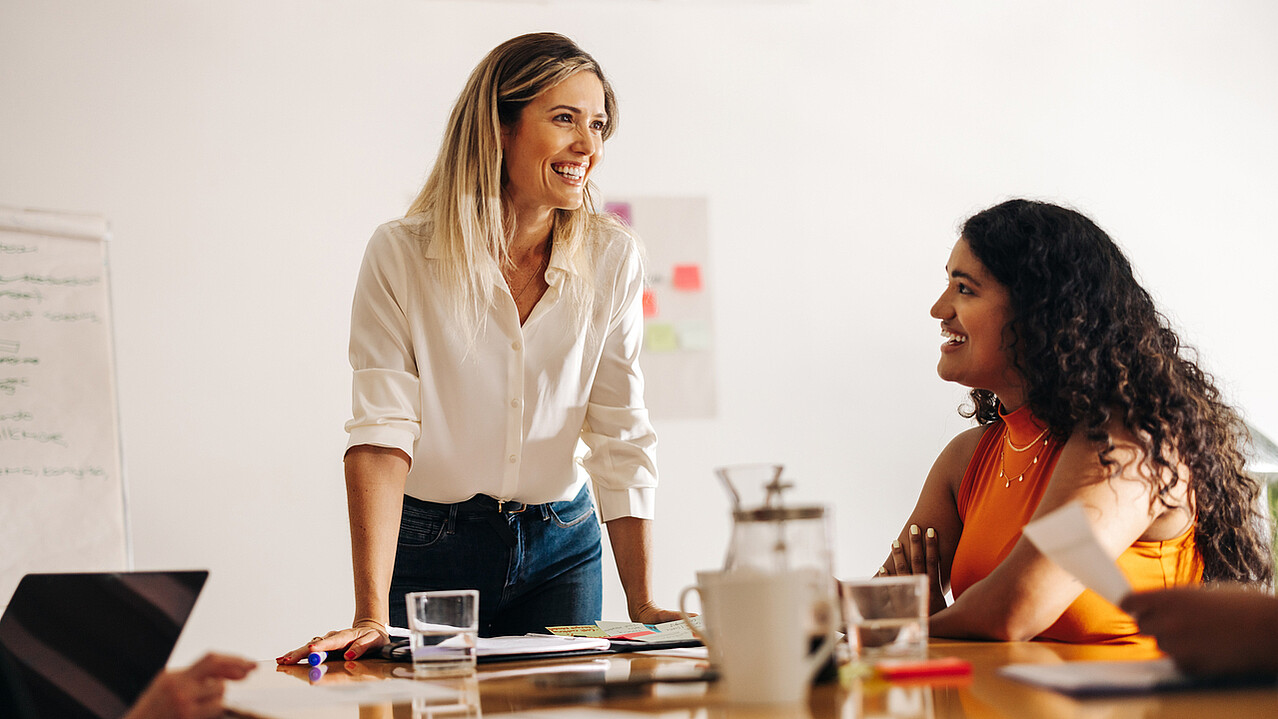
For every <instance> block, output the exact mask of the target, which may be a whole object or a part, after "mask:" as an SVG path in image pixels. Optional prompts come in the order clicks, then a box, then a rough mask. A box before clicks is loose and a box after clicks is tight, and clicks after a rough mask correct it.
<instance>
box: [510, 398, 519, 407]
mask: <svg viewBox="0 0 1278 719" xmlns="http://www.w3.org/2000/svg"><path fill="white" fill-rule="evenodd" d="M510 406H511V407H514V408H515V409H519V400H517V399H512V400H510Z"/></svg>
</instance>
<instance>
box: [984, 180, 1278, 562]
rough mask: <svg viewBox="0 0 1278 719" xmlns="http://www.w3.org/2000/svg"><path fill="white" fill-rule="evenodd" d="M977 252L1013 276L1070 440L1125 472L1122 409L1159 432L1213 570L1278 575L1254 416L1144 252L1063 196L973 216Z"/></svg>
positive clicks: (1025, 340)
mask: <svg viewBox="0 0 1278 719" xmlns="http://www.w3.org/2000/svg"><path fill="white" fill-rule="evenodd" d="M962 238H963V239H965V240H966V241H967V243H968V245H969V247H970V248H971V250H972V252H973V254H975V255H976V257H977V259H979V260H980V261H981V263H982V264H984V265H985V267H986V269H987V270H989V272H990V273H991V274H992V275H993V276H994V277H995V279H997V280H998V281H999V282H1001V283H1002V284H1003V285H1004V286H1006V287H1007V289H1008V292H1009V294H1010V302H1011V312H1012V318H1011V320H1010V322H1009V326H1008V328H1007V332H1008V337H1009V341H1010V343H1011V351H1012V356H1013V357H1014V358H1015V359H1014V363H1015V367H1016V369H1017V370H1018V371H1019V372H1020V374H1021V376H1022V377H1024V379H1025V385H1026V388H1027V394H1026V399H1027V401H1028V403H1029V405H1030V407H1031V409H1032V411H1033V412H1034V415H1035V416H1036V417H1038V418H1039V419H1040V420H1042V421H1043V422H1045V423H1046V424H1047V426H1048V429H1049V431H1050V432H1051V433H1052V435H1053V436H1054V437H1056V438H1058V439H1062V440H1063V439H1065V438H1067V437H1069V436H1070V435H1071V434H1072V433H1073V432H1074V430H1075V429H1076V428H1079V427H1082V428H1084V429H1085V430H1086V433H1085V436H1086V437H1087V439H1089V440H1091V441H1092V442H1094V443H1095V444H1096V446H1097V448H1098V454H1099V456H1100V460H1101V462H1102V463H1103V464H1104V465H1105V466H1107V467H1109V468H1110V469H1111V471H1113V470H1116V469H1118V467H1117V465H1118V462H1117V460H1115V459H1113V458H1112V457H1110V453H1111V452H1112V451H1113V449H1114V445H1113V442H1112V439H1111V438H1110V436H1109V433H1108V432H1107V431H1106V430H1105V427H1106V424H1107V423H1108V422H1109V421H1110V420H1111V418H1113V419H1116V420H1117V421H1120V422H1122V423H1123V425H1124V426H1126V427H1127V428H1129V429H1130V430H1131V431H1132V432H1133V433H1134V434H1135V435H1136V436H1137V437H1139V438H1141V439H1142V440H1143V441H1144V442H1145V445H1146V446H1145V447H1144V449H1145V451H1146V452H1148V455H1149V458H1150V460H1149V461H1150V462H1151V464H1152V468H1153V469H1154V470H1155V471H1154V476H1155V477H1157V479H1154V480H1151V481H1153V482H1154V483H1155V484H1156V485H1157V486H1155V487H1154V489H1155V492H1154V496H1155V497H1156V500H1155V501H1161V502H1163V503H1164V504H1167V505H1168V506H1170V505H1169V504H1168V502H1169V500H1168V499H1167V498H1168V497H1169V495H1170V492H1171V490H1172V489H1173V488H1174V487H1175V486H1176V485H1177V484H1178V483H1179V482H1181V481H1183V480H1182V479H1181V477H1180V476H1179V474H1178V472H1177V471H1176V466H1175V463H1176V462H1177V461H1179V462H1182V463H1183V464H1184V465H1185V466H1186V467H1187V468H1188V469H1189V472H1190V474H1189V480H1188V481H1189V483H1190V490H1191V493H1192V497H1193V502H1194V505H1195V509H1196V512H1197V518H1196V520H1197V521H1196V525H1195V530H1194V538H1195V540H1196V543H1197V545H1198V551H1199V552H1200V553H1201V556H1202V560H1203V578H1204V580H1207V581H1215V580H1233V581H1240V582H1260V583H1266V584H1268V583H1270V582H1272V580H1273V557H1272V549H1271V546H1270V544H1269V542H1268V537H1266V536H1265V534H1266V533H1267V531H1266V527H1267V522H1266V521H1265V519H1264V518H1263V515H1262V514H1261V513H1260V511H1259V507H1260V505H1259V500H1258V496H1259V493H1260V491H1261V487H1260V485H1259V483H1258V482H1257V481H1256V480H1254V479H1252V478H1251V477H1250V476H1248V475H1247V474H1246V473H1245V472H1244V471H1243V455H1242V449H1241V448H1242V446H1243V444H1242V443H1243V441H1245V439H1246V438H1247V437H1248V434H1247V429H1246V425H1245V424H1244V423H1243V422H1242V420H1241V419H1240V417H1239V416H1238V414H1237V413H1236V412H1235V411H1234V410H1233V409H1232V408H1231V407H1229V406H1228V405H1226V404H1225V403H1224V402H1223V401H1222V400H1221V398H1220V393H1219V391H1218V390H1217V389H1216V387H1215V385H1214V384H1213V381H1212V378H1211V377H1210V376H1208V375H1207V373H1205V372H1204V371H1203V370H1202V369H1201V368H1200V367H1199V366H1198V365H1197V363H1196V362H1195V354H1194V352H1193V350H1191V349H1190V348H1188V347H1186V346H1185V345H1183V344H1182V343H1181V341H1180V338H1179V337H1178V336H1177V335H1176V332H1175V331H1173V330H1172V329H1171V327H1170V326H1169V323H1168V322H1167V319H1166V317H1164V316H1163V315H1162V314H1161V313H1160V312H1159V311H1158V309H1157V308H1156V307H1155V306H1154V301H1153V298H1151V297H1150V295H1149V293H1148V292H1146V291H1145V289H1144V288H1143V287H1141V286H1140V284H1139V283H1137V281H1136V279H1135V277H1134V276H1133V275H1132V267H1131V263H1129V262H1128V260H1127V258H1126V257H1125V256H1124V255H1123V253H1122V251H1121V250H1119V248H1118V246H1117V245H1115V244H1114V241H1113V240H1112V239H1110V237H1109V235H1107V234H1106V233H1105V232H1104V230H1102V229H1100V228H1099V227H1097V226H1096V224H1095V223H1094V222H1092V221H1091V220H1089V219H1088V218H1086V217H1084V216H1083V215H1081V214H1079V213H1078V212H1075V211H1073V210H1069V209H1066V208H1063V207H1058V206H1056V205H1052V204H1048V203H1045V202H1034V201H1030V200H1020V199H1018V200H1009V201H1007V202H1004V203H1002V204H999V205H996V206H994V207H991V208H990V209H988V210H984V211H982V212H980V213H978V214H976V215H974V216H973V217H971V218H970V219H968V220H967V222H965V223H964V224H963V231H962ZM971 398H972V403H973V407H972V408H970V409H969V410H967V411H964V414H965V415H966V416H974V417H976V419H977V421H978V422H980V423H981V424H988V423H991V422H995V421H997V420H998V419H999V416H998V398H997V397H995V396H994V394H993V393H991V392H989V391H988V390H973V391H972V393H971Z"/></svg>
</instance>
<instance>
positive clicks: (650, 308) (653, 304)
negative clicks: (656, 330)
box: [643, 290, 657, 319]
mask: <svg viewBox="0 0 1278 719" xmlns="http://www.w3.org/2000/svg"><path fill="white" fill-rule="evenodd" d="M643 316H644V319H648V318H649V317H656V316H657V295H656V293H654V292H653V291H652V290H644V291H643Z"/></svg>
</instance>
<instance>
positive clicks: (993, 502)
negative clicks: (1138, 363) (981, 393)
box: [950, 406, 1202, 644]
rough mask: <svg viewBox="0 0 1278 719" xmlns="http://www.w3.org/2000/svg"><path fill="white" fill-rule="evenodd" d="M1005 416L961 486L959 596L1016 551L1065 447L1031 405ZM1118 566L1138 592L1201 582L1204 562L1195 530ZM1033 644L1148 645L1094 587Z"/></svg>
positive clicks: (1137, 548) (954, 583)
mask: <svg viewBox="0 0 1278 719" xmlns="http://www.w3.org/2000/svg"><path fill="white" fill-rule="evenodd" d="M1002 418H1003V421H1002V422H1001V423H999V424H995V425H991V426H990V427H988V428H987V429H986V431H985V433H984V434H983V435H981V440H980V443H979V444H978V445H977V447H976V452H975V453H973V454H972V461H971V462H969V463H968V465H967V471H966V472H964V474H963V481H962V483H961V484H960V485H959V495H958V511H959V517H961V518H962V520H963V533H962V535H961V536H960V537H959V543H958V548H957V549H956V550H955V552H954V564H953V568H952V569H951V571H950V584H951V587H952V589H953V591H954V596H955V597H956V598H957V597H959V596H960V595H962V594H963V592H965V591H966V590H967V588H968V587H970V586H972V585H973V584H975V583H977V582H979V581H980V580H982V579H984V578H985V577H986V576H987V575H988V574H989V573H990V572H991V571H993V570H994V568H995V567H997V566H998V564H999V562H1002V561H1003V558H1004V557H1006V556H1007V555H1008V553H1009V552H1011V551H1012V547H1013V545H1015V544H1016V541H1017V540H1018V539H1020V537H1021V528H1022V527H1024V526H1025V524H1026V523H1027V522H1029V520H1030V517H1032V516H1033V514H1034V510H1035V509H1037V508H1038V503H1039V501H1040V500H1041V499H1042V498H1043V492H1044V491H1045V490H1046V489H1047V481H1048V480H1049V479H1051V476H1052V470H1053V469H1055V467H1056V461H1057V460H1058V459H1059V458H1060V453H1061V449H1062V448H1063V447H1064V442H1060V441H1057V440H1053V439H1051V438H1050V437H1048V435H1046V434H1044V433H1043V430H1044V429H1045V426H1044V425H1043V424H1042V423H1040V422H1039V421H1038V419H1037V418H1036V417H1034V415H1032V414H1030V412H1029V407H1028V406H1027V407H1022V408H1020V409H1018V410H1016V411H1015V412H1012V413H1011V414H1006V415H1002ZM1005 437H1006V439H1005ZM1008 440H1010V447H1009V446H1008ZM1035 460H1036V461H1035ZM1118 567H1119V568H1120V569H1121V570H1122V571H1123V574H1125V575H1127V580H1128V581H1129V582H1131V585H1132V589H1134V590H1136V591H1141V590H1150V589H1161V588H1164V587H1171V586H1176V585H1180V584H1197V583H1198V582H1200V581H1202V561H1201V559H1200V558H1199V556H1198V550H1197V548H1196V547H1195V545H1194V528H1193V527H1192V526H1191V527H1190V528H1189V529H1188V530H1186V531H1185V532H1184V533H1183V534H1181V535H1180V536H1179V537H1176V538H1175V539H1169V540H1166V541H1156V542H1145V541H1137V542H1135V543H1133V544H1132V546H1131V547H1129V548H1128V549H1127V550H1126V551H1124V552H1123V553H1122V554H1121V555H1119V557H1118ZM1036 639H1047V640H1052V641H1058V642H1076V643H1112V644H1128V643H1146V642H1149V641H1151V640H1150V638H1149V637H1145V636H1143V635H1140V634H1139V631H1138V630H1137V628H1136V623H1135V622H1134V621H1132V618H1131V617H1129V616H1128V615H1127V614H1126V613H1124V612H1123V611H1122V610H1120V609H1118V608H1117V607H1115V606H1114V605H1112V604H1110V603H1109V602H1107V601H1105V600H1104V599H1103V598H1101V596H1100V595H1099V594H1096V593H1095V592H1093V591H1092V590H1090V589H1088V590H1085V591H1084V592H1083V593H1082V594H1081V595H1080V596H1079V597H1078V599H1075V600H1074V603H1073V604H1071V605H1070V606H1069V608H1068V609H1066V610H1065V613H1064V614H1062V615H1061V617H1060V619H1058V620H1056V623H1055V624H1053V625H1052V626H1050V627H1048V628H1047V630H1046V631H1044V632H1043V633H1042V634H1040V635H1038V637H1036Z"/></svg>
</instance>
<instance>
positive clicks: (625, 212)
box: [604, 202, 633, 227]
mask: <svg viewBox="0 0 1278 719" xmlns="http://www.w3.org/2000/svg"><path fill="white" fill-rule="evenodd" d="M604 212H611V213H612V214H614V215H616V216H617V219H619V220H621V221H622V222H624V223H626V226H627V227H633V225H632V224H631V222H630V203H629V202H605V203H604Z"/></svg>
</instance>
